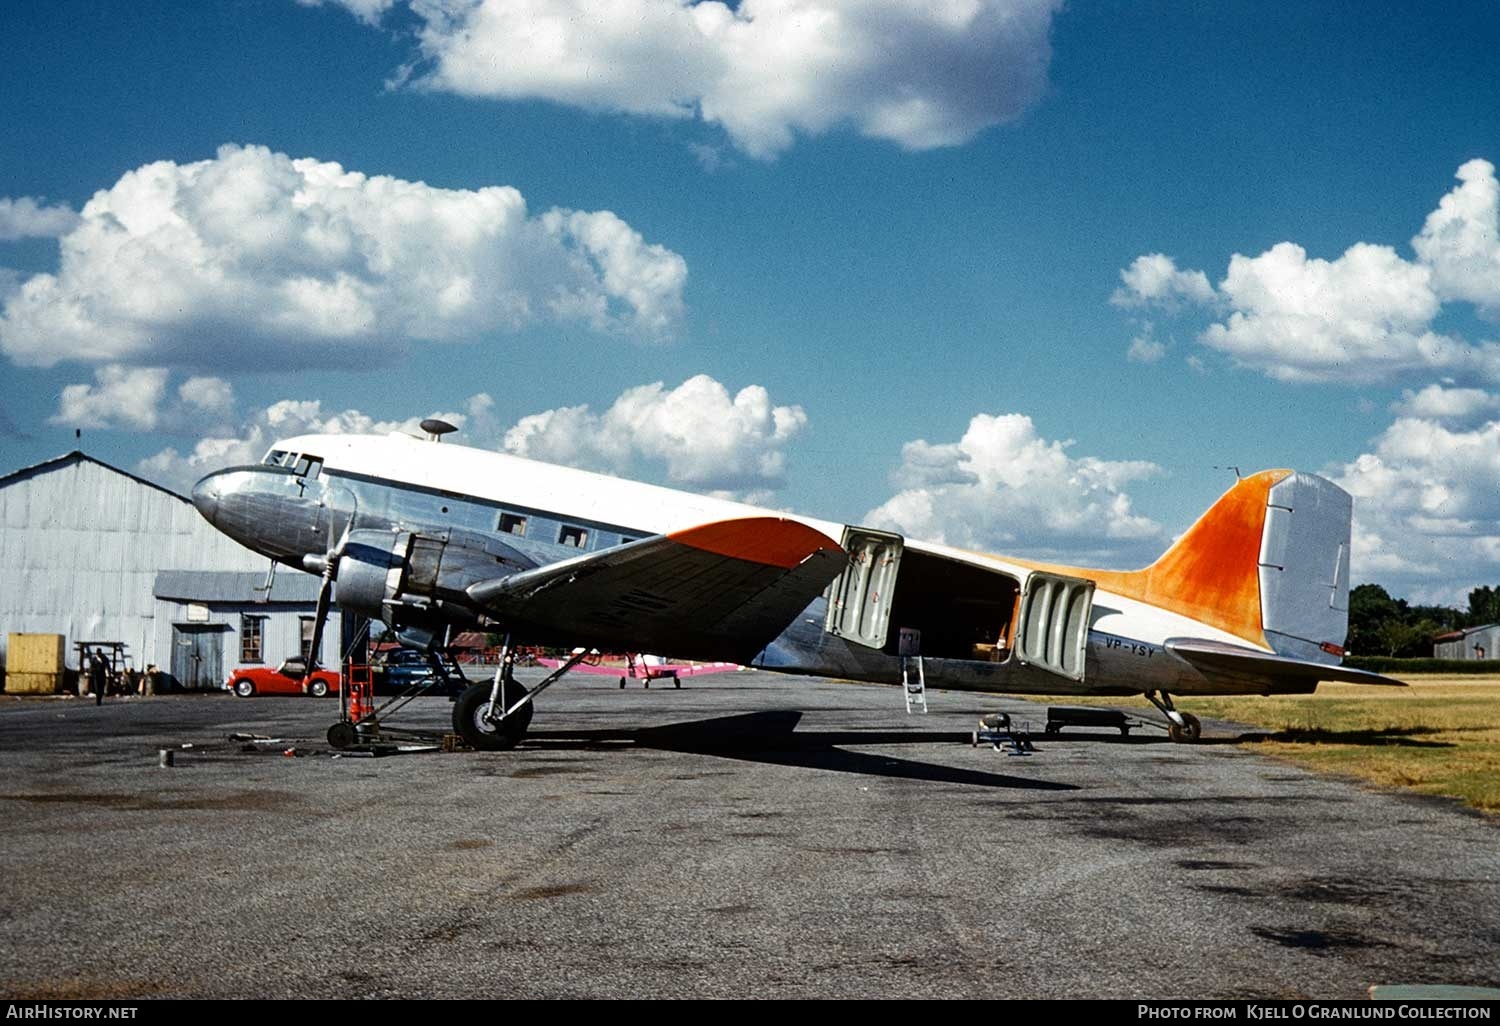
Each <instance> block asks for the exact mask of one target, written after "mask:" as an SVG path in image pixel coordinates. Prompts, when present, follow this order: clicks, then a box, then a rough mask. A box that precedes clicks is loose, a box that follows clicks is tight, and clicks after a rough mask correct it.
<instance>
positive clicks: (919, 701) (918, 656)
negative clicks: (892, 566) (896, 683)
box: [896, 627, 927, 715]
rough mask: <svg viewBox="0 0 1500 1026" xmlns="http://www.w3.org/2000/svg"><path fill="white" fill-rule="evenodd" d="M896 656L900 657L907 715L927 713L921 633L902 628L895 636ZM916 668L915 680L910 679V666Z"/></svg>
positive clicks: (909, 628) (925, 674)
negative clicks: (896, 639) (913, 711)
mask: <svg viewBox="0 0 1500 1026" xmlns="http://www.w3.org/2000/svg"><path fill="white" fill-rule="evenodd" d="M897 638H898V641H897V644H896V654H897V655H899V656H900V657H901V690H902V691H904V692H905V693H906V712H907V715H910V714H911V711H912V710H913V709H915V710H916V711H917V712H922V713H925V712H926V711H927V673H926V672H925V671H924V670H923V669H922V632H921V631H919V630H917V629H915V628H913V627H902V628H901V632H900V634H899V635H897ZM913 665H915V666H916V670H917V676H916V680H913V679H912V673H911V671H912V666H913Z"/></svg>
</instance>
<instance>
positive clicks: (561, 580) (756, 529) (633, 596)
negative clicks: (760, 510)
mask: <svg viewBox="0 0 1500 1026" xmlns="http://www.w3.org/2000/svg"><path fill="white" fill-rule="evenodd" d="M847 562H848V557H847V555H846V554H845V552H844V550H843V549H842V548H840V547H839V545H838V544H837V543H836V542H834V541H833V539H831V538H829V537H828V536H827V535H824V534H823V533H821V532H819V531H815V530H813V529H812V528H810V527H807V526H806V525H804V524H801V523H798V522H797V521H795V520H783V519H781V518H779V517H745V518H740V519H734V520H721V521H716V522H713V523H709V524H703V525H701V526H698V527H692V528H688V529H687V530H684V531H677V532H675V533H673V534H663V535H656V536H654V537H651V538H643V539H641V540H640V541H636V542H631V543H629V544H627V545H619V546H616V547H615V548H612V549H606V550H604V551H602V552H596V553H593V554H591V555H587V556H580V557H578V558H576V559H567V560H563V561H562V562H559V563H553V564H551V565H548V566H541V567H537V568H536V569H534V570H525V571H522V572H520V573H514V574H508V575H506V576H504V577H498V578H495V579H493V580H489V581H481V582H479V583H477V584H474V585H471V586H470V587H469V588H468V595H469V597H470V599H472V600H473V601H474V602H475V603H476V604H478V605H479V606H480V607H481V608H483V609H484V610H485V611H486V612H487V613H489V614H490V615H492V616H494V617H495V618H496V619H498V620H501V621H502V622H504V623H505V624H506V625H507V627H509V628H510V629H511V630H512V631H514V632H516V633H518V634H520V635H521V636H523V637H525V636H528V635H531V636H536V637H552V638H555V639H557V640H559V641H560V642H562V643H565V644H587V645H591V646H593V647H598V648H603V647H610V648H617V649H623V650H626V651H649V652H664V653H670V654H672V655H677V656H685V657H702V658H722V657H723V656H725V655H730V656H731V657H733V658H737V659H739V660H740V661H742V662H743V661H746V660H748V659H750V658H751V657H752V656H754V655H755V653H757V652H759V651H760V650H761V649H762V648H764V647H765V645H766V644H767V643H768V642H770V641H771V639H773V638H775V637H776V636H777V635H778V634H780V633H781V632H782V631H783V630H785V629H786V626H787V625H788V624H789V623H791V621H792V619H793V618H794V617H795V616H796V615H797V614H798V613H800V612H801V611H802V610H803V609H805V608H806V607H807V604H808V603H809V602H811V601H812V600H813V599H814V598H816V597H817V595H818V594H819V593H820V592H821V591H822V590H823V589H824V588H825V587H827V585H828V582H829V581H831V580H832V579H833V578H834V577H836V576H837V575H838V574H839V573H840V572H841V571H842V570H843V569H844V567H845V565H846V564H847Z"/></svg>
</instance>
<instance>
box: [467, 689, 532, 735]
mask: <svg viewBox="0 0 1500 1026" xmlns="http://www.w3.org/2000/svg"><path fill="white" fill-rule="evenodd" d="M491 687H492V685H490V684H475V685H474V686H473V687H471V688H469V689H468V690H467V691H465V692H464V693H463V694H462V695H459V696H458V701H457V702H455V703H454V705H453V729H454V731H455V732H457V733H458V735H459V736H460V737H462V738H463V739H464V741H466V742H467V743H468V745H469V747H470V748H476V749H478V750H479V751H481V752H500V751H504V750H505V749H507V748H514V747H515V746H516V745H517V744H518V743H520V740H521V738H522V737H524V736H525V735H526V728H527V727H528V726H530V725H531V714H532V712H533V710H532V707H531V703H530V702H528V703H526V704H525V705H523V706H521V708H520V709H519V710H517V711H516V712H515V714H514V715H511V716H508V717H506V718H505V719H503V720H501V721H500V722H499V723H492V722H490V720H489V719H488V718H487V717H486V716H485V714H486V713H487V712H488V711H489V706H490V688H491ZM524 694H526V689H525V688H523V687H522V686H521V685H519V684H517V683H516V682H514V681H511V682H509V683H508V684H506V686H505V698H506V700H507V701H509V702H511V703H514V702H515V701H516V699H518V698H520V697H521V696H522V695H524Z"/></svg>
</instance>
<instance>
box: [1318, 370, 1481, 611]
mask: <svg viewBox="0 0 1500 1026" xmlns="http://www.w3.org/2000/svg"><path fill="white" fill-rule="evenodd" d="M1486 398H1487V400H1488V401H1487V403H1486V405H1488V407H1489V408H1490V409H1491V410H1494V409H1495V408H1496V401H1495V397H1494V396H1487V397H1486ZM1455 400H1456V401H1455ZM1407 405H1408V406H1409V407H1410V408H1412V409H1415V408H1418V407H1419V406H1421V407H1425V408H1426V409H1427V410H1428V411H1429V412H1434V411H1436V412H1441V411H1443V410H1452V409H1462V410H1463V411H1464V414H1465V415H1466V416H1472V414H1473V412H1474V411H1473V407H1474V406H1475V405H1476V402H1475V399H1474V397H1471V396H1459V397H1455V396H1452V395H1446V396H1439V395H1436V394H1433V393H1429V392H1428V391H1427V390H1424V392H1423V393H1418V394H1417V395H1416V396H1411V397H1410V398H1409V399H1408V400H1407ZM1373 450H1374V451H1372V452H1368V453H1364V454H1362V455H1360V456H1358V457H1357V458H1356V459H1355V460H1353V461H1352V462H1350V463H1347V464H1344V465H1342V466H1340V467H1335V468H1333V469H1332V470H1331V471H1330V472H1329V473H1330V476H1331V477H1333V478H1334V479H1335V480H1336V481H1337V482H1338V483H1339V484H1340V485H1341V486H1342V487H1344V488H1345V489H1346V490H1348V491H1349V492H1350V493H1351V494H1352V495H1353V496H1354V500H1355V501H1354V535H1353V550H1354V551H1353V557H1354V566H1355V567H1356V568H1358V572H1359V573H1360V575H1361V576H1362V577H1364V578H1366V579H1373V580H1378V581H1380V582H1381V583H1382V584H1384V585H1386V586H1387V587H1388V588H1391V589H1392V591H1393V592H1394V593H1396V594H1405V595H1408V596H1411V597H1413V598H1415V599H1417V600H1418V601H1430V602H1460V603H1461V602H1462V600H1463V598H1464V596H1465V595H1466V594H1467V592H1468V590H1469V589H1470V588H1472V587H1474V586H1476V585H1478V584H1480V583H1483V582H1488V581H1493V580H1495V579H1496V578H1497V576H1500V421H1497V420H1495V419H1489V420H1486V421H1484V422H1482V423H1478V424H1471V425H1469V426H1460V425H1456V424H1452V423H1443V422H1442V421H1441V420H1439V419H1436V418H1435V417H1432V416H1415V415H1408V416H1399V417H1398V418H1397V419H1396V420H1395V422H1394V423H1392V424H1391V425H1390V427H1388V428H1387V429H1386V430H1385V431H1384V432H1383V433H1382V434H1381V435H1380V437H1379V438H1377V439H1376V440H1375V444H1374V446H1373Z"/></svg>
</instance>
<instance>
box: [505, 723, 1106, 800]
mask: <svg viewBox="0 0 1500 1026" xmlns="http://www.w3.org/2000/svg"><path fill="white" fill-rule="evenodd" d="M801 719H802V714H801V713H800V712H797V711H795V710H771V711H766V712H754V713H743V714H740V715H737V716H720V717H715V718H713V719H707V720H693V721H691V722H688V723H673V724H668V725H666V726H661V727H642V728H639V729H636V730H578V731H544V730H535V731H532V732H531V733H530V734H528V735H527V740H526V741H525V742H523V744H524V746H525V747H534V748H537V749H549V748H550V749H554V750H556V749H559V748H563V749H566V748H595V747H602V746H608V745H611V744H620V743H629V744H631V745H633V746H635V747H639V748H652V749H656V750H659V751H665V752H684V753H689V754H694V755H712V756H718V757H720V758H725V759H737V760H741V761H744V762H759V763H766V764H770V765H776V766H800V767H804V768H807V769H820V770H832V771H834V772H838V773H859V774H865V775H868V776H877V777H891V778H898V779H906V780H925V781H929V782H931V783H940V784H970V785H973V786H976V787H1003V788H1017V789H1026V790H1037V791H1076V790H1077V789H1078V788H1077V787H1076V786H1075V785H1073V784H1063V783H1058V782H1056V781H1051V780H1035V779H1028V778H1025V777H1014V776H1009V775H1007V774H1003V773H985V772H982V771H979V770H970V769H962V768H959V767H954V766H941V765H937V764H935V763H927V762H916V761H914V760H908V759H895V758H892V757H890V756H888V755H876V754H869V753H864V752H854V751H849V750H847V749H846V748H844V747H841V746H844V745H897V744H933V743H955V744H956V743H959V742H962V743H965V744H967V743H968V741H969V735H968V734H967V733H957V732H953V731H862V730H839V731H817V730H807V731H799V730H797V724H798V723H799V722H800V721H801Z"/></svg>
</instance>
